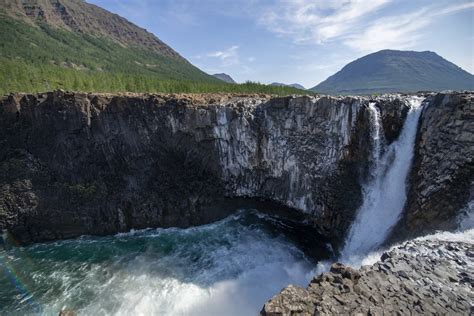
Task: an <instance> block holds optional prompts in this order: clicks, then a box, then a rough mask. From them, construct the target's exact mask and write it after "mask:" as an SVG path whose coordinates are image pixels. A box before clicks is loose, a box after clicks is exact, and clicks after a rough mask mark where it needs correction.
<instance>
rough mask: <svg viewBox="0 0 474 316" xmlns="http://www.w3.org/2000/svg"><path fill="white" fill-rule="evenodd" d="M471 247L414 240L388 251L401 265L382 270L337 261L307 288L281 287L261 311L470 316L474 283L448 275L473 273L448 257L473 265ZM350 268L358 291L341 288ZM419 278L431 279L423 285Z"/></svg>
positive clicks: (275, 312)
mask: <svg viewBox="0 0 474 316" xmlns="http://www.w3.org/2000/svg"><path fill="white" fill-rule="evenodd" d="M453 246H454V247H453ZM473 246H474V245H473V244H472V243H464V242H447V241H439V240H414V241H410V242H408V243H405V244H403V245H400V246H397V247H394V248H393V249H391V250H390V251H389V252H388V253H387V255H389V256H390V258H392V259H393V260H394V261H395V262H399V265H398V266H395V267H398V268H392V269H388V270H384V271H383V272H382V271H380V270H379V269H378V268H377V266H378V265H380V264H381V261H379V263H376V264H374V265H372V266H370V267H363V268H361V269H359V270H358V271H356V270H354V269H352V268H350V267H347V266H345V265H343V264H340V263H335V264H333V265H332V266H331V270H330V272H327V273H323V274H321V275H320V276H318V277H315V278H314V279H313V280H312V281H311V283H310V284H309V286H308V288H307V289H306V290H304V289H299V290H297V291H296V290H294V288H293V287H291V289H288V288H285V289H283V291H282V292H281V293H280V294H278V295H276V296H274V297H273V298H272V299H270V300H269V301H268V302H267V303H266V304H265V305H264V307H263V309H262V311H261V315H385V314H390V315H392V314H397V315H398V314H399V315H410V314H428V315H440V314H453V313H454V314H459V315H468V314H470V312H472V311H471V306H470V304H472V302H473V301H474V292H473V291H472V284H466V283H464V284H463V283H456V282H452V280H450V278H449V277H447V276H446V274H448V275H456V274H463V275H465V276H466V277H468V278H472V277H474V271H473V270H472V269H470V268H466V266H464V265H460V264H459V263H458V262H457V261H455V260H446V259H445V258H446V257H449V256H453V257H458V258H462V260H464V261H466V262H467V265H468V266H469V267H472V266H474V261H473V260H472V258H471V257H469V256H468V255H467V253H468V252H469V251H470V250H469V249H472V248H473ZM433 249H438V250H439V251H438V252H434V251H433ZM387 255H386V256H387ZM420 258H421V261H420V260H419V259H420ZM420 262H422V263H421V264H420ZM401 269H402V270H401ZM347 271H354V272H356V273H357V275H358V277H357V279H353V280H356V281H357V284H356V285H354V291H345V290H341V286H340V282H339V281H340V279H339V281H338V276H340V275H343V274H345V273H347ZM354 272H352V274H354ZM402 274H403V275H402ZM345 280H346V282H351V281H350V280H349V279H347V278H346V279H345ZM420 280H429V281H430V282H429V283H428V284H426V283H425V284H422V283H421V282H420ZM295 302H297V304H295ZM448 308H449V310H448Z"/></svg>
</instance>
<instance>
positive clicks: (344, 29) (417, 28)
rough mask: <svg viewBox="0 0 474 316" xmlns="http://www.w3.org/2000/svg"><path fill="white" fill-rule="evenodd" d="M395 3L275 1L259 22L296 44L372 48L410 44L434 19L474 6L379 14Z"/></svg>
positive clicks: (390, 0)
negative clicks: (337, 44)
mask: <svg viewBox="0 0 474 316" xmlns="http://www.w3.org/2000/svg"><path fill="white" fill-rule="evenodd" d="M453 3H455V2H454V1H453ZM395 4H396V3H395V2H394V1H393V0H371V1H363V0H335V1H314V0H279V2H278V3H277V5H275V6H272V7H269V8H267V10H266V11H265V12H264V14H263V15H262V17H261V18H260V19H259V22H260V23H261V24H263V25H264V26H265V27H266V28H267V29H268V30H270V31H272V32H274V33H277V34H279V35H281V36H288V37H291V38H292V39H293V40H294V41H295V42H297V43H314V44H321V45H322V44H326V43H328V42H340V43H342V44H344V45H346V46H349V47H350V48H352V49H354V50H356V51H359V52H370V51H375V50H380V49H383V48H397V49H406V48H410V47H413V46H415V44H416V43H417V42H418V41H419V40H420V39H421V38H422V35H423V34H422V30H423V29H424V28H425V27H427V26H428V25H429V24H431V23H432V22H433V21H434V20H435V18H439V17H440V16H443V15H448V14H452V13H456V12H459V11H462V10H469V9H472V8H474V2H471V1H470V2H461V3H460V2H458V3H457V4H456V3H455V4H451V5H447V6H446V5H444V6H441V5H434V6H430V7H425V8H421V9H417V10H416V11H412V12H406V13H404V14H398V15H385V16H383V17H381V18H378V19H377V17H378V16H380V15H379V14H378V13H379V11H380V10H381V9H383V8H385V7H386V6H388V5H392V6H393V5H395ZM386 11H387V10H385V11H384V12H383V13H384V14H387V12H386ZM388 14H389V13H388Z"/></svg>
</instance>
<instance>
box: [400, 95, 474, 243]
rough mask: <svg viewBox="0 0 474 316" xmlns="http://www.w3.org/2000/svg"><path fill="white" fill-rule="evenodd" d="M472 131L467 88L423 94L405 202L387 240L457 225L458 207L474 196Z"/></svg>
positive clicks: (472, 105) (473, 100)
mask: <svg viewBox="0 0 474 316" xmlns="http://www.w3.org/2000/svg"><path fill="white" fill-rule="evenodd" d="M473 133H474V95H473V94H472V93H447V94H445V93H440V94H438V95H435V96H431V97H429V98H428V99H427V102H426V104H425V107H424V109H423V112H422V114H421V123H420V125H419V129H418V135H417V140H416V145H415V157H414V161H413V168H412V171H411V175H410V186H409V192H408V194H407V198H408V201H407V204H406V209H405V212H404V215H403V217H402V219H401V220H400V222H399V223H398V225H397V227H396V228H395V229H394V231H393V234H392V238H391V240H392V241H394V240H400V239H407V238H409V237H416V236H421V235H424V234H426V233H430V232H433V231H435V230H439V229H441V230H450V229H454V228H455V227H456V226H457V218H458V217H459V215H460V210H462V209H463V208H468V207H469V206H468V202H469V201H473V200H474V134H473ZM471 207H472V206H471Z"/></svg>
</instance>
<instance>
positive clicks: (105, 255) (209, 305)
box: [0, 211, 314, 315]
mask: <svg viewBox="0 0 474 316" xmlns="http://www.w3.org/2000/svg"><path fill="white" fill-rule="evenodd" d="M275 225H276V224H275V219H274V218H270V217H268V216H264V215H261V214H259V213H256V212H253V211H246V212H240V213H238V214H236V215H233V216H231V217H228V218H226V219H224V220H222V221H219V222H216V223H213V224H209V225H205V226H199V227H194V228H189V229H176V228H169V229H150V230H145V231H137V232H131V233H127V234H119V235H116V236H110V237H84V238H79V239H75V240H66V241H58V242H55V243H49V244H38V245H33V246H30V247H26V248H13V249H10V250H8V251H0V272H4V271H7V270H8V274H7V273H0V314H11V313H17V314H30V313H35V314H46V315H57V314H58V311H59V310H61V309H63V308H68V309H71V310H74V311H75V312H76V313H77V314H78V315H255V314H257V313H258V311H259V310H260V309H261V307H262V304H263V303H264V302H265V301H266V300H268V299H269V298H270V297H272V296H273V295H274V294H275V293H278V292H279V291H280V290H281V289H282V288H283V287H285V286H286V285H288V284H289V283H293V284H299V285H301V286H305V285H306V284H307V283H308V281H309V280H310V278H311V277H312V275H311V270H312V268H313V266H314V263H312V262H310V261H309V260H308V259H307V258H306V257H305V256H304V254H303V253H302V251H301V250H300V249H298V248H297V246H296V245H295V244H293V243H292V242H290V241H289V240H288V239H286V238H285V237H284V236H282V235H281V234H280V231H281V229H279V228H278V227H277V226H275Z"/></svg>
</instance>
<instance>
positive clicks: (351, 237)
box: [341, 97, 423, 262]
mask: <svg viewBox="0 0 474 316" xmlns="http://www.w3.org/2000/svg"><path fill="white" fill-rule="evenodd" d="M422 101H423V99H422V98H419V97H412V98H410V99H409V103H410V110H409V112H408V115H407V118H406V120H405V124H404V126H403V129H402V131H401V133H400V136H399V138H398V139H397V140H396V141H394V142H393V143H392V144H390V145H389V146H388V147H387V148H386V149H385V150H384V151H383V152H382V149H381V146H382V145H381V143H382V140H381V139H382V136H381V135H382V130H381V129H382V127H381V122H380V114H379V112H378V109H377V108H376V107H375V105H374V104H373V103H370V104H369V107H368V109H369V113H371V115H370V118H371V120H372V130H371V134H372V135H371V136H372V163H371V179H369V180H368V182H367V183H366V184H365V185H364V186H363V194H364V200H363V203H362V206H361V207H360V209H359V210H358V212H357V216H356V219H355V221H354V223H353V224H352V226H351V228H350V231H349V234H348V237H347V239H346V242H345V245H344V248H343V250H342V252H341V260H342V261H346V262H350V261H353V260H351V257H354V256H355V257H360V256H365V255H366V254H367V253H369V252H370V251H371V250H374V249H375V248H377V247H379V246H380V245H381V244H382V243H383V242H384V241H385V239H386V237H387V235H388V234H389V233H390V230H391V228H392V227H393V226H394V225H395V224H396V223H397V221H398V219H399V217H400V215H401V212H402V211H403V207H404V205H405V201H406V184H407V181H406V180H407V176H408V173H409V171H410V166H411V161H412V158H413V152H414V143H415V138H416V131H417V126H418V121H419V117H420V114H421V108H422V107H421V104H422Z"/></svg>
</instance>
